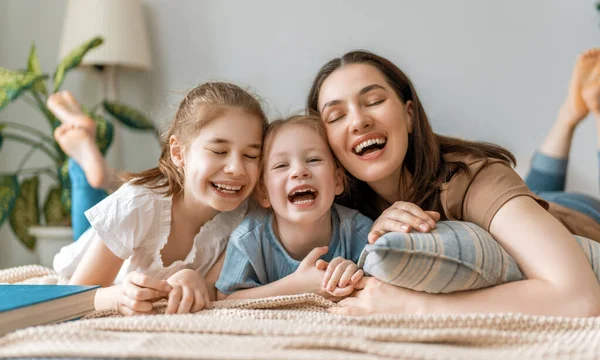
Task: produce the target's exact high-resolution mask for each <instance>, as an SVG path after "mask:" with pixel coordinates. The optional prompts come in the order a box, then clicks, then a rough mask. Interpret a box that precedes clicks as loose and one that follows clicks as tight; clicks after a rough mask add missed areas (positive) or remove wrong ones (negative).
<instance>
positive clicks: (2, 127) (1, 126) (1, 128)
mask: <svg viewBox="0 0 600 360" xmlns="http://www.w3.org/2000/svg"><path fill="white" fill-rule="evenodd" d="M3 129H4V125H0V150H1V149H2V143H4V135H2V130H3ZM0 225H2V223H1V222H0Z"/></svg>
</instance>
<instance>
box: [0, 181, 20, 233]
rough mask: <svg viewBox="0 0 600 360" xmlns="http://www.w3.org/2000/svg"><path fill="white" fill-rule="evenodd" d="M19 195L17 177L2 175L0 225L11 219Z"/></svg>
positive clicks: (0, 185) (0, 184)
mask: <svg viewBox="0 0 600 360" xmlns="http://www.w3.org/2000/svg"><path fill="white" fill-rule="evenodd" d="M18 194H19V181H18V180H17V176H16V175H14V174H11V175H0V225H2V224H3V223H4V220H6V219H7V218H8V217H9V215H10V213H11V211H12V209H13V207H14V206H15V201H16V200H17V195H18Z"/></svg>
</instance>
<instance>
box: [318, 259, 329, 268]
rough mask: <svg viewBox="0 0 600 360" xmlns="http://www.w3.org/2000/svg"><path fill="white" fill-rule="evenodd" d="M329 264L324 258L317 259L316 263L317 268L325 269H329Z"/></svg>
mask: <svg viewBox="0 0 600 360" xmlns="http://www.w3.org/2000/svg"><path fill="white" fill-rule="evenodd" d="M328 265H329V263H328V262H327V261H325V260H323V259H319V260H317V263H316V264H315V267H316V268H317V270H325V269H327V266H328Z"/></svg>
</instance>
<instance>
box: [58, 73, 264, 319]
mask: <svg viewBox="0 0 600 360" xmlns="http://www.w3.org/2000/svg"><path fill="white" fill-rule="evenodd" d="M63 110H64V109H63ZM71 110H73V108H71ZM63 114H67V115H66V116H69V115H68V114H69V111H63ZM70 114H71V115H73V116H74V117H77V116H78V117H81V116H82V114H78V113H74V112H73V111H71V112H70ZM68 120H69V119H61V121H62V122H63V124H65V123H69V121H68ZM71 123H72V124H75V125H74V126H71V130H66V131H67V132H68V131H73V134H72V135H73V136H74V137H76V136H82V135H85V128H83V129H82V128H78V127H77V122H76V121H75V120H73V121H72V122H71ZM266 125H267V120H266V117H265V115H264V113H263V111H262V109H261V106H260V104H259V102H258V101H257V100H256V99H255V98H254V97H253V96H252V95H250V94H249V93H248V92H246V91H244V90H243V89H241V88H239V87H238V86H236V85H233V84H229V83H219V82H216V83H206V84H203V85H200V86H198V87H196V88H195V89H193V90H191V91H190V92H189V93H188V94H187V95H186V97H185V99H184V100H183V101H182V102H181V104H180V105H179V109H178V111H177V113H176V115H175V118H174V120H173V122H172V123H171V125H170V128H169V131H168V133H167V136H166V137H165V139H164V140H165V141H164V142H163V148H162V153H161V156H160V160H159V164H158V167H156V168H153V169H150V170H146V171H144V172H141V173H138V174H128V175H126V180H129V181H128V182H127V183H126V184H125V185H123V186H122V187H121V188H119V189H118V190H117V191H116V192H114V193H113V194H111V195H110V196H108V197H107V198H106V199H104V200H102V201H101V202H100V203H99V204H98V205H96V206H95V207H93V208H91V209H90V210H88V211H87V212H86V216H87V218H88V219H89V221H90V223H91V228H90V229H89V230H88V231H87V232H85V233H84V234H83V235H82V236H81V237H80V238H79V240H77V241H76V242H74V243H73V244H72V245H69V246H67V247H65V248H63V250H62V251H61V252H60V253H59V254H58V255H57V256H56V258H55V261H54V267H55V269H56V270H57V271H58V272H59V274H61V275H63V276H66V277H68V278H70V281H69V283H70V284H93V285H102V286H105V287H104V288H101V289H99V290H98V292H97V295H96V300H95V305H96V309H117V310H118V311H119V312H121V313H122V314H124V315H134V314H148V313H152V312H153V309H152V308H153V306H152V303H153V301H155V300H157V299H160V298H163V297H165V298H167V299H168V305H167V310H166V313H187V312H196V311H199V310H202V309H203V308H205V307H206V306H209V304H210V300H211V299H214V296H215V294H214V290H212V289H213V286H212V284H214V282H215V281H216V276H213V275H211V274H212V273H209V269H211V267H213V266H214V265H215V263H216V262H217V260H218V259H219V256H220V254H221V253H222V252H223V250H224V249H225V247H226V245H227V239H228V237H229V235H230V232H231V231H232V230H233V229H234V228H235V227H236V226H237V225H238V223H239V222H240V221H241V220H242V218H243V217H244V215H245V213H246V209H247V201H245V200H246V199H247V198H248V196H249V195H250V194H251V193H252V191H253V189H254V186H255V185H256V183H257V181H258V177H259V161H260V155H261V148H262V138H263V133H264V130H265V128H266ZM232 129H233V130H235V131H232ZM63 130H64V129H63ZM67 132H65V134H66V135H68V133H67ZM90 151H91V150H90ZM88 160H89V161H94V159H93V158H89V159H88ZM79 161H81V162H85V161H86V157H85V156H81V155H80V158H79ZM117 275H119V276H117ZM216 275H217V276H218V274H216ZM211 277H214V279H211ZM115 280H117V281H115ZM113 283H117V285H113Z"/></svg>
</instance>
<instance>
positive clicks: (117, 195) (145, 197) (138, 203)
mask: <svg viewBox="0 0 600 360" xmlns="http://www.w3.org/2000/svg"><path fill="white" fill-rule="evenodd" d="M170 198H171V197H166V196H163V195H162V194H159V193H157V192H155V191H153V190H151V189H148V188H146V187H143V186H137V185H132V184H130V183H125V184H123V185H122V186H121V187H120V188H119V189H117V191H115V192H114V193H112V194H110V195H109V196H107V197H106V198H105V199H104V200H102V201H100V202H99V203H98V204H96V205H95V206H94V207H92V208H90V209H88V210H87V211H86V212H85V214H86V216H88V217H90V216H95V215H98V214H112V215H113V216H117V217H119V216H124V215H127V214H131V213H132V212H135V211H137V210H145V212H151V213H154V212H156V211H157V210H159V211H160V210H161V209H162V207H164V206H160V202H169V203H170ZM167 207H168V208H169V211H170V206H167Z"/></svg>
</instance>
